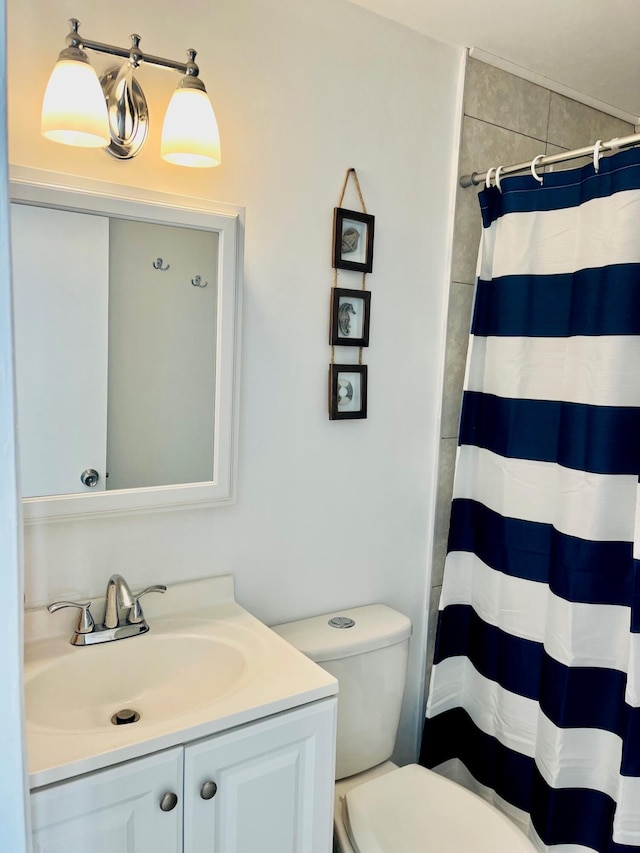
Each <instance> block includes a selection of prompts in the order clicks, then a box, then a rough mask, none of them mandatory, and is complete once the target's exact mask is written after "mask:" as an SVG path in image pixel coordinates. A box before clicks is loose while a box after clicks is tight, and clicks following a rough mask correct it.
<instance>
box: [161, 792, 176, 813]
mask: <svg viewBox="0 0 640 853" xmlns="http://www.w3.org/2000/svg"><path fill="white" fill-rule="evenodd" d="M177 805H178V796H177V794H174V793H173V791H167V793H166V794H163V795H162V799H161V800H160V808H161V809H162V811H163V812H170V811H173V809H175V807H176V806H177Z"/></svg>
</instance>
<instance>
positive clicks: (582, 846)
mask: <svg viewBox="0 0 640 853" xmlns="http://www.w3.org/2000/svg"><path fill="white" fill-rule="evenodd" d="M480 206H481V212H482V220H483V235H482V243H481V251H480V259H479V262H478V279H477V284H476V294H475V304H474V313H473V321H472V329H471V339H470V347H469V355H468V360H467V370H466V378H465V390H464V396H463V405H462V413H461V420H460V433H459V440H458V450H457V462H456V473H455V480H454V494H453V502H452V508H451V527H450V534H449V545H448V554H447V559H446V563H445V572H444V582H443V587H442V597H441V602H440V611H439V618H438V629H437V639H436V650H435V659H434V667H433V670H432V680H431V689H430V695H429V699H428V703H427V720H426V725H425V730H424V736H423V742H422V750H421V757H420V761H421V763H422V764H424V765H425V766H427V767H431V768H435V769H437V770H438V771H439V772H441V773H444V774H445V775H447V776H449V777H451V778H454V779H455V780H457V781H459V782H461V783H462V784H465V785H467V786H468V787H470V788H471V789H472V790H475V791H476V792H477V793H479V794H480V795H481V796H484V797H485V798H486V799H488V800H489V801H490V802H493V803H494V804H495V805H497V806H499V807H500V808H501V809H502V810H503V811H505V812H506V813H507V814H509V815H510V816H511V817H512V818H513V819H514V820H516V821H517V822H519V823H520V825H521V826H522V828H523V829H524V831H525V832H526V833H527V834H528V835H529V836H530V838H531V839H532V840H533V842H534V843H535V844H536V845H537V846H538V848H539V849H540V850H550V851H555V852H556V853H583V851H584V853H587V851H594V850H595V851H598V853H631V851H635V853H638V851H640V500H639V497H638V495H639V491H638V475H639V474H640V150H638V149H632V150H629V151H626V152H622V153H618V154H616V155H614V156H613V157H610V158H608V159H606V160H602V161H601V162H600V168H599V171H598V172H596V171H595V169H594V166H593V165H589V166H585V167H584V168H582V169H573V170H571V171H566V172H556V173H552V174H549V175H545V177H544V184H543V185H542V186H540V185H538V184H537V182H536V181H535V180H534V179H533V177H529V176H527V177H512V178H506V179H504V180H503V181H502V191H500V190H499V189H497V188H496V187H490V188H488V189H486V188H485V189H484V190H483V192H482V193H481V194H480Z"/></svg>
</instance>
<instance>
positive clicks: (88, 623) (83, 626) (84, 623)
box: [47, 601, 95, 634]
mask: <svg viewBox="0 0 640 853" xmlns="http://www.w3.org/2000/svg"><path fill="white" fill-rule="evenodd" d="M63 607H77V608H79V609H80V610H81V611H82V612H81V613H80V616H79V617H78V624H77V626H76V634H90V633H91V632H92V631H93V628H94V624H95V623H94V621H93V616H92V615H91V611H90V610H89V608H90V607H91V602H90V601H87V602H85V603H81V602H78V601H54V602H53V604H50V605H49V606H48V607H47V610H48V611H49V613H55V612H56V610H62V608H63Z"/></svg>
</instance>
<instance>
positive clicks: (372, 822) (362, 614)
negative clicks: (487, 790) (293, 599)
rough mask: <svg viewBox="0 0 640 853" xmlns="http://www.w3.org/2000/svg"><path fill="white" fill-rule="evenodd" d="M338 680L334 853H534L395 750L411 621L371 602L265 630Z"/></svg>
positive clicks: (470, 800)
mask: <svg viewBox="0 0 640 853" xmlns="http://www.w3.org/2000/svg"><path fill="white" fill-rule="evenodd" d="M273 630H274V631H276V632H277V633H278V634H280V635H281V636H282V637H283V638H284V639H285V640H288V641H289V642H290V643H291V644H292V645H294V646H295V647H296V648H298V649H299V650H300V651H302V652H304V653H305V654H306V655H307V656H308V657H310V658H311V659H312V660H314V661H315V662H316V663H317V664H318V665H319V666H322V667H323V668H324V669H326V670H327V671H328V672H330V673H331V674H332V675H333V676H334V677H335V678H337V680H338V684H339V694H338V733H337V749H336V780H337V781H336V787H335V808H334V853H535V851H536V848H535V847H534V846H533V845H532V843H531V842H530V841H529V840H528V839H527V838H526V836H525V835H524V834H523V833H522V832H521V831H520V829H518V828H517V827H516V826H515V824H513V823H512V822H511V821H510V820H509V818H507V817H506V816H505V815H503V814H502V812H500V811H498V810H497V809H496V808H494V807H493V806H491V805H489V803H487V802H485V801H484V800H483V799H481V798H480V797H479V796H477V795H476V794H474V793H472V792H471V791H468V790H467V789H466V788H463V787H462V786H461V785H458V784H457V783H456V782H452V781H451V780H449V779H446V778H445V777H444V776H440V775H439V774H437V773H434V772H433V771H431V770H427V769H426V768H424V767H420V766H419V765H417V764H409V765H406V766H405V767H397V766H396V765H395V764H393V763H392V762H391V761H389V758H390V757H391V754H392V752H393V748H394V745H395V739H396V733H397V728H398V723H399V720H400V709H401V705H402V695H403V692H404V684H405V678H406V670H407V660H408V649H409V637H410V635H411V622H410V621H409V619H407V617H406V616H403V615H402V614H401V613H398V612H397V611H395V610H392V609H391V608H389V607H386V606H384V605H381V604H374V605H367V606H365V607H358V608H354V609H352V610H347V611H342V612H340V613H328V614H324V615H322V616H315V617H312V618H311V619H302V620H300V621H298V622H289V623H287V624H284V625H277V626H275V627H274V629H273Z"/></svg>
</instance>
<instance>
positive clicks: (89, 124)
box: [42, 59, 111, 148]
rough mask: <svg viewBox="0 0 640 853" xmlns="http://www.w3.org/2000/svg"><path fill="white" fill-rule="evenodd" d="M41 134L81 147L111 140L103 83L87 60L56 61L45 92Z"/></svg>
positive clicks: (93, 146)
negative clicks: (101, 84) (101, 83)
mask: <svg viewBox="0 0 640 853" xmlns="http://www.w3.org/2000/svg"><path fill="white" fill-rule="evenodd" d="M42 135H43V136H45V137H46V138H47V139H51V140H52V141H53V142H62V143H63V144H64V145H77V146H80V147H82V148H104V147H105V146H107V145H109V143H110V142H111V134H110V133H109V120H108V117H107V105H106V102H105V99H104V95H103V92H102V87H101V86H100V81H99V80H98V75H97V74H96V72H95V71H94V70H93V68H92V67H91V65H89V63H88V62H78V61H75V60H69V59H60V60H58V62H56V64H55V67H54V69H53V71H52V72H51V77H50V78H49V83H48V84H47V89H46V91H45V93H44V101H43V104H42Z"/></svg>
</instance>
